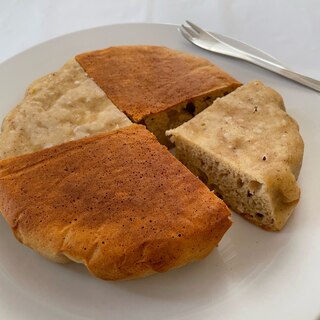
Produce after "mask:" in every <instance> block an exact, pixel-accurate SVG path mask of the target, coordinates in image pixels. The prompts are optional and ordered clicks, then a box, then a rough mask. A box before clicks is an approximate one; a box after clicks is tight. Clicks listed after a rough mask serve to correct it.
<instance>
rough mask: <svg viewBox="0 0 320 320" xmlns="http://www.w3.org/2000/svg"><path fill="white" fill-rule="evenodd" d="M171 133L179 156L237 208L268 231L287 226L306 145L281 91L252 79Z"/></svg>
mask: <svg viewBox="0 0 320 320" xmlns="http://www.w3.org/2000/svg"><path fill="white" fill-rule="evenodd" d="M168 135H170V136H171V139H172V140H173V141H174V142H175V145H176V155H177V157H178V159H179V160H180V161H182V162H183V163H184V164H185V165H186V166H187V167H188V168H189V169H190V170H191V171H192V172H193V173H195V174H196V175H198V176H199V177H201V178H202V179H203V181H205V182H206V183H207V185H208V186H209V187H210V188H211V189H213V190H214V191H215V192H216V193H217V194H218V195H220V196H221V197H222V198H223V200H224V201H225V202H226V203H227V204H228V205H229V207H230V208H231V209H233V210H234V211H236V212H238V213H239V214H241V215H242V216H244V217H245V218H246V219H248V220H249V221H251V222H253V223H255V224H256V225H258V226H260V227H262V228H264V229H267V230H280V229H281V228H282V227H283V226H284V225H285V223H286V221H287V220H288V218H289V216H290V215H291V213H292V211H293V209H294V208H295V206H296V205H297V203H298V200H299V196H300V189H299V187H298V184H297V182H296V179H297V177H298V175H299V171H300V167H301V163H302V158H303V148H304V145H303V141H302V138H301V136H300V134H299V127H298V124H297V123H296V122H295V120H293V119H292V118H291V117H290V116H289V115H288V114H287V113H286V111H285V107H284V104H283V100H282V98H281V96H280V95H279V94H278V93H277V92H276V91H274V90H273V89H271V88H268V87H266V86H264V85H263V84H262V83H261V82H259V81H253V82H250V83H248V84H246V85H244V86H242V87H240V88H238V89H237V90H236V91H234V92H233V93H231V94H229V95H228V96H226V97H223V98H221V99H217V100H216V101H215V102H214V103H213V104H212V105H211V106H210V107H208V108H207V109H206V110H205V111H203V112H202V113H200V114H199V115H197V116H196V117H194V118H193V119H192V120H190V121H189V122H186V123H184V124H183V125H181V126H180V127H178V128H176V129H174V130H170V131H168Z"/></svg>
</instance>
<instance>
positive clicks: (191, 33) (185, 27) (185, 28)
mask: <svg viewBox="0 0 320 320" xmlns="http://www.w3.org/2000/svg"><path fill="white" fill-rule="evenodd" d="M181 28H182V29H184V31H185V32H187V33H188V34H189V35H190V36H191V37H193V38H198V36H199V35H198V33H197V32H195V31H194V30H193V29H191V28H190V27H188V26H185V25H184V24H182V25H181Z"/></svg>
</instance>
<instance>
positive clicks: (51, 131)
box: [0, 59, 131, 159]
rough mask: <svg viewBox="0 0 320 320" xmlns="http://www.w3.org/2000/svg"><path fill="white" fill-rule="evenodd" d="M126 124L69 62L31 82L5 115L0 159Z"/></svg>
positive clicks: (115, 109)
mask: <svg viewBox="0 0 320 320" xmlns="http://www.w3.org/2000/svg"><path fill="white" fill-rule="evenodd" d="M130 124H131V121H130V120H129V119H128V118H127V117H126V116H125V115H124V114H123V113H122V112H121V111H119V110H118V108H116V107H115V106H114V105H113V103H112V102H111V101H110V100H109V99H108V98H107V96H106V95H105V93H104V92H103V91H102V90H101V89H100V88H99V87H98V86H97V85H96V84H95V82H94V81H92V80H91V79H90V78H89V77H88V75H87V74H86V73H85V72H84V70H83V69H82V68H81V66H80V65H79V64H78V63H77V62H76V60H75V59H72V60H70V61H68V62H67V63H66V64H65V65H64V66H63V67H62V68H61V69H60V70H58V71H57V72H54V73H51V74H49V75H46V76H44V77H42V78H40V79H38V80H36V81H35V82H33V84H32V85H31V86H30V87H29V88H28V90H27V92H26V95H25V97H24V99H23V101H22V102H21V103H20V104H19V105H18V106H17V107H16V108H15V109H13V110H12V111H11V112H10V113H9V114H8V115H7V117H6V118H5V120H4V121H3V124H2V131H1V134H0V159H3V158H7V157H13V156H17V155H20V154H24V153H29V152H34V151H37V150H39V149H43V148H46V147H50V146H52V145H57V144H60V143H63V142H66V141H69V140H75V139H80V138H83V137H86V136H88V135H93V134H96V133H99V132H103V131H110V130H114V129H118V128H121V127H124V126H128V125H130Z"/></svg>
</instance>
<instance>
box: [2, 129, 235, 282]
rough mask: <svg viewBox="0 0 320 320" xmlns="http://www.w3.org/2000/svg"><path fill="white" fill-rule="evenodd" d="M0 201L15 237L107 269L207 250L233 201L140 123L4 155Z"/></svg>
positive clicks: (120, 275)
mask: <svg viewBox="0 0 320 320" xmlns="http://www.w3.org/2000/svg"><path fill="white" fill-rule="evenodd" d="M0 210H1V212H2V213H3V215H4V217H5V219H6V220H7V222H8V223H9V225H10V226H11V227H12V229H13V231H14V233H15V235H16V237H17V238H18V239H19V240H20V241H21V242H23V243H24V244H26V245H28V246H29V247H31V248H33V249H35V250H37V251H39V252H40V253H42V254H43V255H45V256H47V257H49V258H51V259H53V260H56V261H60V262H63V261H66V260H67V259H66V257H67V258H68V259H70V260H73V261H76V262H80V263H84V264H85V265H86V266H87V268H88V269H89V271H90V272H92V273H93V274H94V275H95V276H97V277H100V278H103V279H113V280H116V279H129V278H137V277H143V276H146V275H149V274H152V273H154V272H163V271H167V270H169V269H171V268H175V267H179V266H182V265H184V264H186V263H188V262H191V261H193V260H197V259H201V258H203V257H204V256H206V255H207V254H208V253H209V252H210V251H211V250H212V249H213V248H214V247H215V246H216V245H217V244H218V242H219V241H220V239H221V237H222V236H223V234H224V233H225V231H226V230H227V229H228V228H229V227H230V225H231V221H230V218H229V210H228V209H227V207H226V205H225V204H224V203H223V202H222V201H221V200H220V199H218V198H217V197H216V196H215V195H214V194H213V193H211V192H209V190H208V189H207V188H206V187H205V186H204V185H203V184H202V183H201V182H200V181H199V180H198V178H196V177H195V176H193V175H192V174H191V173H190V172H189V171H188V170H187V169H186V168H185V167H184V166H183V165H182V164H181V163H179V162H178V161H177V160H176V159H175V158H174V157H173V156H172V155H171V154H170V153H169V152H168V151H167V150H166V149H165V147H163V146H161V145H160V144H159V143H158V142H157V141H156V139H155V138H154V136H153V135H152V134H151V133H149V132H148V131H147V130H146V129H145V128H144V127H143V126H138V125H132V126H130V127H128V128H125V129H120V130H118V131H114V132H111V133H105V134H101V135H98V136H94V137H90V138H85V139H81V140H78V141H72V142H68V143H65V144H62V145H59V146H56V147H52V148H49V149H45V150H41V151H39V152H36V153H32V154H27V155H23V156H20V157H16V158H11V159H7V160H2V161H0Z"/></svg>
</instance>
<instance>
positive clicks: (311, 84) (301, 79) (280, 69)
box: [240, 54, 320, 92]
mask: <svg viewBox="0 0 320 320" xmlns="http://www.w3.org/2000/svg"><path fill="white" fill-rule="evenodd" d="M240 58H241V59H243V60H246V61H248V62H251V63H253V64H255V65H257V66H259V67H262V68H264V69H267V70H270V71H273V72H275V73H277V74H280V75H281V76H283V77H286V78H288V79H290V80H292V81H295V82H298V83H300V84H302V85H304V86H306V87H308V88H311V89H313V90H316V91H318V92H320V81H319V80H316V79H312V78H310V77H307V76H304V75H302V74H299V73H297V72H294V71H291V70H289V69H287V68H286V67H284V66H282V65H279V64H276V63H273V62H271V61H268V60H265V59H263V58H260V57H257V56H254V55H251V54H249V55H248V54H246V55H243V56H242V55H241V57H240Z"/></svg>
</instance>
